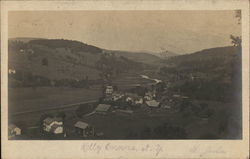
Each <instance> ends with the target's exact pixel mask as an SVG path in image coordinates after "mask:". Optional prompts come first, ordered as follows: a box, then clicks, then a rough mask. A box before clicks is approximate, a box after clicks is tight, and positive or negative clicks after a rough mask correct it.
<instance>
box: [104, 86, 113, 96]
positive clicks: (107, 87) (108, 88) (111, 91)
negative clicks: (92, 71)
mask: <svg viewBox="0 0 250 159" xmlns="http://www.w3.org/2000/svg"><path fill="white" fill-rule="evenodd" d="M113 91H114V89H113V86H106V89H105V94H106V95H111V94H112V93H113Z"/></svg>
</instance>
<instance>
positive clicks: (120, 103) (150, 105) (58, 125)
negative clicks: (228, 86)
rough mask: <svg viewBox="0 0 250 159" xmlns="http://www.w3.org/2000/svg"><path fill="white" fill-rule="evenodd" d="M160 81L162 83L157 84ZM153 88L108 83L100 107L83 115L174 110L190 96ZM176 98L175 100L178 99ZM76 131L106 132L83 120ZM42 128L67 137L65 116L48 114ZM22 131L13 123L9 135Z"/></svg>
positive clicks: (85, 134) (80, 133) (97, 134)
mask: <svg viewBox="0 0 250 159" xmlns="http://www.w3.org/2000/svg"><path fill="white" fill-rule="evenodd" d="M157 84H160V83H157ZM157 84H155V86H156V85H157ZM155 86H154V87H152V86H151V88H150V89H148V88H146V87H143V86H140V85H138V86H136V87H135V88H133V89H132V90H133V91H118V90H117V89H115V88H114V86H111V85H108V86H105V88H104V89H103V95H104V96H103V98H101V99H100V100H99V102H98V103H97V106H96V107H95V108H94V109H93V111H92V112H90V113H87V114H84V115H83V116H91V115H93V114H100V115H107V114H109V113H115V114H118V115H125V116H133V115H134V114H136V113H137V112H140V111H141V110H144V111H145V112H147V113H149V114H150V113H152V112H157V111H158V112H163V110H166V111H168V110H175V111H176V106H177V105H178V104H177V103H176V102H178V101H179V102H180V99H182V100H183V99H187V98H188V97H185V96H181V95H177V94H173V95H172V96H171V98H169V96H166V95H165V94H164V93H166V92H167V89H166V86H165V88H163V87H162V85H160V90H159V89H157V87H155ZM175 99H176V100H175ZM74 128H75V130H74V132H75V134H76V135H77V136H79V137H81V138H95V137H101V136H103V135H104V133H103V132H96V131H95V128H94V125H91V124H89V123H87V122H85V121H83V120H82V119H79V120H78V121H76V122H75V123H74ZM40 129H41V131H42V133H41V134H43V135H50V136H61V137H67V135H68V134H67V132H66V131H65V116H64V115H56V116H51V115H49V116H46V117H44V118H43V119H42V121H41V123H40ZM21 132H22V130H21V128H19V127H18V126H16V125H14V124H11V126H9V138H14V137H16V136H20V135H22V133H21Z"/></svg>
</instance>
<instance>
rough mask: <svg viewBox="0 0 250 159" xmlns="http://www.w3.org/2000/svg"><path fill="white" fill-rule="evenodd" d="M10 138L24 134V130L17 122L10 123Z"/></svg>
mask: <svg viewBox="0 0 250 159" xmlns="http://www.w3.org/2000/svg"><path fill="white" fill-rule="evenodd" d="M8 132H9V138H13V137H15V136H19V135H21V134H22V130H21V129H20V128H19V127H17V126H16V125H15V124H10V125H9V127H8Z"/></svg>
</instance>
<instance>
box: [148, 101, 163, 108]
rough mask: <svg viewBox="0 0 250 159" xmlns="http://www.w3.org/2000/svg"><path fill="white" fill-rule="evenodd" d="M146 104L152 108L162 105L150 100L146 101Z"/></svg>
mask: <svg viewBox="0 0 250 159" xmlns="http://www.w3.org/2000/svg"><path fill="white" fill-rule="evenodd" d="M146 104H147V105H148V106H149V107H151V108H157V107H159V105H160V102H157V101H156V100H150V101H146Z"/></svg>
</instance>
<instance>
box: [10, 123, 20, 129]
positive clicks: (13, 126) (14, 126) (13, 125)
mask: <svg viewBox="0 0 250 159" xmlns="http://www.w3.org/2000/svg"><path fill="white" fill-rule="evenodd" d="M15 128H18V127H17V126H16V125H15V124H10V125H9V127H8V129H9V130H13V129H15Z"/></svg>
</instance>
